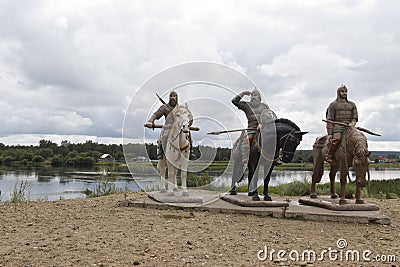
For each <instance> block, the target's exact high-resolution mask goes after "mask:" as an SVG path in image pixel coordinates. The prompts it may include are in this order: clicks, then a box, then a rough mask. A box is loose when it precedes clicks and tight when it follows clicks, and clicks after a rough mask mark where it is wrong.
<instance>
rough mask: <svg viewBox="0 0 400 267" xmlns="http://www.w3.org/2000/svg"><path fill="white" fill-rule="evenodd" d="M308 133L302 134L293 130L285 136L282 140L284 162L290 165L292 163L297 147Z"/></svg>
mask: <svg viewBox="0 0 400 267" xmlns="http://www.w3.org/2000/svg"><path fill="white" fill-rule="evenodd" d="M306 133H307V132H301V131H299V130H294V129H293V130H291V131H290V132H289V133H287V134H285V135H283V136H282V137H281V138H280V147H281V148H282V154H283V155H282V161H283V162H285V163H288V162H290V161H292V159H293V156H294V152H295V151H296V149H297V146H298V145H299V144H300V142H301V140H302V139H303V135H304V134H306Z"/></svg>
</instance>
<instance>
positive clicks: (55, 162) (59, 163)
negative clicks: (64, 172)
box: [51, 156, 64, 167]
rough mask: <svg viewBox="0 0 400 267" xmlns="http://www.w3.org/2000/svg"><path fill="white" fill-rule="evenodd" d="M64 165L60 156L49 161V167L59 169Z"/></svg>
mask: <svg viewBox="0 0 400 267" xmlns="http://www.w3.org/2000/svg"><path fill="white" fill-rule="evenodd" d="M63 163H64V161H63V159H62V158H61V157H60V156H56V157H54V158H52V159H51V166H54V167H60V166H62V165H63Z"/></svg>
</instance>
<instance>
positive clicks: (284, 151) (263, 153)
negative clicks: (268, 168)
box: [258, 129, 301, 161]
mask: <svg viewBox="0 0 400 267" xmlns="http://www.w3.org/2000/svg"><path fill="white" fill-rule="evenodd" d="M294 132H295V130H294V129H293V130H291V131H290V133H287V134H285V135H283V136H281V137H280V138H279V144H282V140H283V138H285V140H284V141H283V145H282V153H284V154H292V155H294V152H290V151H286V150H285V148H286V144H287V142H288V140H289V138H293V139H295V140H296V141H297V143H298V144H300V141H301V140H300V139H299V138H297V137H296V136H295V135H294ZM258 148H259V150H260V154H261V156H262V157H263V158H264V159H266V160H268V161H274V159H275V158H272V159H271V158H268V155H265V151H264V149H263V148H262V146H260V145H258ZM274 156H275V155H274Z"/></svg>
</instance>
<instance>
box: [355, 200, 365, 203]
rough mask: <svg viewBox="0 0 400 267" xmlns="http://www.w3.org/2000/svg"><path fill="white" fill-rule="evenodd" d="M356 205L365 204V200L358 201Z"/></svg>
mask: <svg viewBox="0 0 400 267" xmlns="http://www.w3.org/2000/svg"><path fill="white" fill-rule="evenodd" d="M356 204H365V201H364V199H356Z"/></svg>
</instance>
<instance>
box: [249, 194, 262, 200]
mask: <svg viewBox="0 0 400 267" xmlns="http://www.w3.org/2000/svg"><path fill="white" fill-rule="evenodd" d="M251 200H253V201H260V197H259V196H258V195H253V197H252V198H251Z"/></svg>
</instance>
